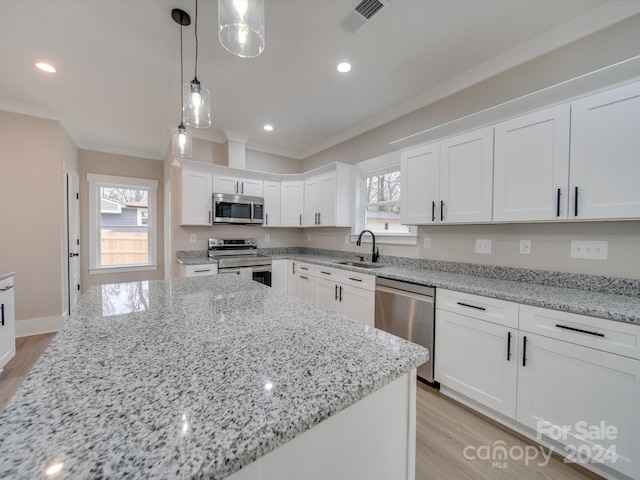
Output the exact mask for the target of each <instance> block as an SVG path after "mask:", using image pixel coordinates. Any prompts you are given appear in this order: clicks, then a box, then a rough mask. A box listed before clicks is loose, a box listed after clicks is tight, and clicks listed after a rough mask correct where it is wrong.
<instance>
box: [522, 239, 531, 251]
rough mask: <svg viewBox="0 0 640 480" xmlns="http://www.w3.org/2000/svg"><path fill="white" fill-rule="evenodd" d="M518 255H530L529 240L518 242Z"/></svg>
mask: <svg viewBox="0 0 640 480" xmlns="http://www.w3.org/2000/svg"><path fill="white" fill-rule="evenodd" d="M520 253H521V254H522V255H530V254H531V240H520Z"/></svg>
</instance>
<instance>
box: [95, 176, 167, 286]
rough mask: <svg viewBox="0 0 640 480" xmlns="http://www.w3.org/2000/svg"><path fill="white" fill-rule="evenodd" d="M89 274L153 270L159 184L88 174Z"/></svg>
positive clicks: (138, 179) (150, 181) (153, 181)
mask: <svg viewBox="0 0 640 480" xmlns="http://www.w3.org/2000/svg"><path fill="white" fill-rule="evenodd" d="M87 180H88V182H89V211H90V216H89V255H90V262H89V263H90V265H89V271H90V273H92V274H95V273H114V272H124V271H131V270H151V269H153V270H155V269H156V268H157V265H156V218H157V215H156V190H157V187H158V182H156V181H155V180H145V179H140V178H127V177H115V176H109V175H96V174H91V173H90V174H88V175H87Z"/></svg>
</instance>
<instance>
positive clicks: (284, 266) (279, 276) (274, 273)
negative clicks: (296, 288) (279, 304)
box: [271, 259, 289, 293]
mask: <svg viewBox="0 0 640 480" xmlns="http://www.w3.org/2000/svg"><path fill="white" fill-rule="evenodd" d="M288 266H289V261H288V260H279V259H278V260H272V262H271V288H273V290H275V291H276V292H280V293H287V291H288V290H287V285H288V277H289V275H288V274H289V269H288Z"/></svg>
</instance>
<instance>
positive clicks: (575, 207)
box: [573, 187, 578, 217]
mask: <svg viewBox="0 0 640 480" xmlns="http://www.w3.org/2000/svg"><path fill="white" fill-rule="evenodd" d="M575 192H576V203H575V204H574V205H573V216H574V217H577V216H578V187H576V190H575Z"/></svg>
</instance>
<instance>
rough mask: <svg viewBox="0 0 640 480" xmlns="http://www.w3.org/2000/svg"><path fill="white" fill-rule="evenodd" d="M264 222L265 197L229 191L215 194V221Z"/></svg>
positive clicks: (260, 223)
mask: <svg viewBox="0 0 640 480" xmlns="http://www.w3.org/2000/svg"><path fill="white" fill-rule="evenodd" d="M263 222H264V198H262V197H252V196H249V195H234V194H229V193H214V194H213V223H240V224H242V223H250V224H259V225H262V223H263Z"/></svg>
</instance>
